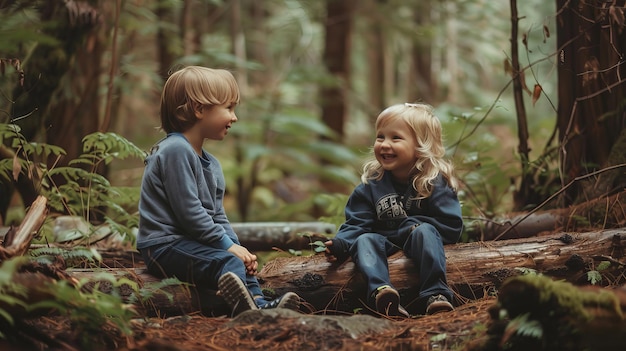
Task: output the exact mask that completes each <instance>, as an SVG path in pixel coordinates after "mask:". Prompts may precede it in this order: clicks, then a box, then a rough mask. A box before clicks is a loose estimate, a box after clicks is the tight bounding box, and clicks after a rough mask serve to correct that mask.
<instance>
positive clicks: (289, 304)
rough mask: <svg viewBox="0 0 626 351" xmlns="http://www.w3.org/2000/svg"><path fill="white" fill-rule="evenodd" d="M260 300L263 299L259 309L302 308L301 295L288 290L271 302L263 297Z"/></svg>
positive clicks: (296, 309)
mask: <svg viewBox="0 0 626 351" xmlns="http://www.w3.org/2000/svg"><path fill="white" fill-rule="evenodd" d="M259 300H260V301H261V304H260V305H259V309H262V310H266V309H270V308H288V309H290V310H294V311H298V310H299V309H300V296H298V294H296V293H293V292H288V293H286V294H285V295H283V296H281V297H279V298H277V299H274V300H272V301H269V302H268V301H265V299H262V298H261V299H259ZM257 301H258V300H257Z"/></svg>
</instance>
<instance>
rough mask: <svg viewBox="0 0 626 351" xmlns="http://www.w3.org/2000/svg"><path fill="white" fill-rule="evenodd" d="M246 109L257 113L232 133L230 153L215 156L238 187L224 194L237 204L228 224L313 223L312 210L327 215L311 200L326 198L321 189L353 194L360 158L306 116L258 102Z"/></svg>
mask: <svg viewBox="0 0 626 351" xmlns="http://www.w3.org/2000/svg"><path fill="white" fill-rule="evenodd" d="M247 105H248V106H249V107H248V108H249V109H252V108H256V112H255V113H254V114H250V117H248V118H247V119H243V118H242V119H241V120H240V122H238V123H237V125H235V127H234V128H233V129H232V134H233V138H232V140H230V142H231V143H234V147H233V148H224V147H220V148H218V149H219V150H221V151H216V152H215V154H216V156H218V158H219V159H220V160H221V162H222V164H223V166H224V173H225V176H226V178H227V179H234V180H235V183H236V186H234V187H233V186H229V188H228V189H229V190H230V191H232V192H234V193H235V194H234V196H233V197H234V198H236V199H237V201H238V206H237V209H236V210H238V211H229V217H230V218H231V220H233V221H272V220H293V221H307V220H316V219H317V218H312V217H311V213H314V212H316V211H315V209H317V210H322V211H323V215H325V214H327V213H328V212H327V211H326V207H320V206H318V199H317V198H316V195H315V194H319V193H325V192H326V191H325V190H324V189H325V188H324V184H333V185H334V186H335V187H336V188H345V189H346V191H348V190H349V189H351V187H352V184H354V183H355V182H356V181H357V177H356V172H355V168H356V167H357V166H358V165H360V163H361V158H360V157H359V156H358V155H357V154H356V153H355V152H354V151H352V150H351V149H350V148H348V147H347V146H344V145H342V144H341V143H339V142H337V141H336V135H334V133H333V132H332V131H331V130H330V128H329V127H328V126H326V125H325V124H324V123H323V122H322V121H321V120H320V119H319V117H317V116H315V115H314V114H312V113H311V112H310V111H308V110H305V109H302V108H297V107H293V106H289V105H284V106H281V107H276V106H274V105H271V104H268V103H267V102H263V101H259V100H254V101H249V102H247ZM243 108H244V107H242V109H243ZM238 114H245V112H238ZM322 137H323V138H327V139H328V140H321V139H320V138H322ZM209 149H210V148H209ZM219 153H223V155H220V154H219ZM231 184H232V183H231ZM332 214H333V215H334V213H332Z"/></svg>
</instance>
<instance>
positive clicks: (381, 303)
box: [376, 285, 410, 318]
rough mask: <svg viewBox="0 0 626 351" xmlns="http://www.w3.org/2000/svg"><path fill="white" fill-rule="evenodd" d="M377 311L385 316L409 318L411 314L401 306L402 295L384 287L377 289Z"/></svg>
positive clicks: (388, 287) (386, 286)
mask: <svg viewBox="0 0 626 351" xmlns="http://www.w3.org/2000/svg"><path fill="white" fill-rule="evenodd" d="M376 291H377V293H376V311H377V312H378V313H380V314H382V315H385V316H393V317H404V318H409V317H410V315H409V313H408V312H407V311H406V310H405V309H404V307H402V306H400V294H398V291H396V289H394V288H392V287H390V286H388V285H384V286H381V287H379V288H378V289H376Z"/></svg>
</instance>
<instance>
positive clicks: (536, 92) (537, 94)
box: [533, 84, 542, 106]
mask: <svg viewBox="0 0 626 351" xmlns="http://www.w3.org/2000/svg"><path fill="white" fill-rule="evenodd" d="M541 90H542V89H541V85H539V84H535V89H533V106H535V102H537V100H539V97H541Z"/></svg>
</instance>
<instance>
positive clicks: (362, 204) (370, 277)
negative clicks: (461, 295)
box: [325, 103, 463, 317]
mask: <svg viewBox="0 0 626 351" xmlns="http://www.w3.org/2000/svg"><path fill="white" fill-rule="evenodd" d="M375 127H376V140H375V141H374V146H373V149H372V157H371V160H369V161H368V162H366V163H365V164H364V166H363V174H362V176H361V184H359V185H358V186H357V187H356V188H355V189H354V191H353V193H352V194H351V195H350V197H349V199H348V203H347V204H346V207H345V216H346V220H345V222H344V223H343V224H342V225H341V227H340V228H339V230H338V232H337V234H336V236H335V237H334V238H333V239H331V240H328V241H327V242H326V243H325V245H326V255H327V258H328V260H329V261H335V260H337V259H345V258H347V257H351V258H352V260H353V262H354V264H355V267H356V269H357V270H358V271H359V272H360V273H361V274H362V275H363V276H364V278H365V281H366V283H367V298H368V302H369V303H370V304H373V305H374V306H375V308H376V311H377V312H378V313H380V314H383V315H387V316H398V317H410V316H409V314H408V313H407V311H406V309H405V308H403V307H402V306H401V305H400V295H399V293H398V291H397V290H396V289H394V287H393V285H392V284H391V281H390V277H389V267H388V262H387V257H389V256H390V255H391V254H393V253H395V252H397V251H399V250H402V251H403V252H404V254H405V255H406V256H407V257H408V258H409V259H411V260H412V261H413V262H414V264H415V266H416V267H417V268H418V272H419V276H418V279H419V283H418V286H419V295H418V296H417V298H418V302H419V305H420V306H424V312H425V313H426V314H434V313H437V312H443V311H451V310H453V306H452V304H451V301H453V294H452V291H451V290H450V288H449V287H448V285H447V281H446V256H445V252H444V246H443V245H444V244H451V243H455V242H457V241H458V240H459V238H460V236H461V231H462V228H463V220H462V217H461V206H460V203H459V200H458V198H457V194H456V189H457V184H458V183H457V180H456V178H455V176H454V174H453V166H452V164H451V162H450V161H448V160H446V159H445V158H444V156H445V148H444V146H443V140H442V128H441V124H440V122H439V120H438V118H437V117H436V116H435V115H434V114H433V109H432V107H431V106H429V105H426V104H410V103H405V104H397V105H393V106H390V107H388V108H387V109H385V110H384V111H382V112H381V113H380V115H379V116H378V117H377V119H376V124H375Z"/></svg>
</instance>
